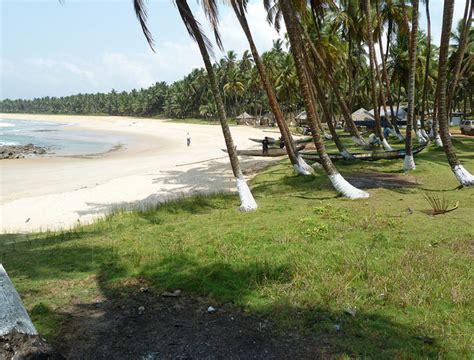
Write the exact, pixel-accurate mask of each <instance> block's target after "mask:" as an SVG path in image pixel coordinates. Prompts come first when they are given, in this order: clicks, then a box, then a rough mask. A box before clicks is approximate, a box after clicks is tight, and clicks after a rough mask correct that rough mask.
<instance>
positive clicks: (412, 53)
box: [403, 0, 418, 171]
mask: <svg viewBox="0 0 474 360" xmlns="http://www.w3.org/2000/svg"><path fill="white" fill-rule="evenodd" d="M411 3H412V8H413V12H412V25H411V35H410V45H409V56H408V57H409V63H410V65H409V69H408V117H407V133H406V139H405V161H404V163H403V170H405V171H407V170H413V169H415V160H414V159H413V145H412V136H411V130H412V126H413V123H414V122H415V121H416V119H415V116H414V115H415V79H416V46H417V41H416V40H417V35H418V0H412V2H411Z"/></svg>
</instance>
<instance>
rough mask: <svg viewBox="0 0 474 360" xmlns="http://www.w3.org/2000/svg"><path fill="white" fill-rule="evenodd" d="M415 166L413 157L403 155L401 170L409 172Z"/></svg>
mask: <svg viewBox="0 0 474 360" xmlns="http://www.w3.org/2000/svg"><path fill="white" fill-rule="evenodd" d="M415 169H416V165H415V159H414V158H413V155H405V160H403V170H404V171H409V170H415Z"/></svg>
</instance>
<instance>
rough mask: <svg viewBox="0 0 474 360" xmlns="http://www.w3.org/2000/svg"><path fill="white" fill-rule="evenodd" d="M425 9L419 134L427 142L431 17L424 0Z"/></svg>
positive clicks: (426, 1) (427, 0)
mask: <svg viewBox="0 0 474 360" xmlns="http://www.w3.org/2000/svg"><path fill="white" fill-rule="evenodd" d="M425 9H426V22H427V30H426V61H425V78H424V80H423V97H422V100H421V116H420V121H421V133H422V135H423V137H424V138H425V139H426V140H427V141H429V137H428V135H427V134H426V127H425V108H426V103H427V98H428V76H429V74H430V57H431V17H430V1H429V0H425Z"/></svg>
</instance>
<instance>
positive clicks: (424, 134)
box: [421, 129, 430, 142]
mask: <svg viewBox="0 0 474 360" xmlns="http://www.w3.org/2000/svg"><path fill="white" fill-rule="evenodd" d="M421 135H422V136H423V137H424V138H425V140H426V142H430V137H429V136H428V134H427V133H426V130H425V129H421Z"/></svg>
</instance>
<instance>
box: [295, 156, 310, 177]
mask: <svg viewBox="0 0 474 360" xmlns="http://www.w3.org/2000/svg"><path fill="white" fill-rule="evenodd" d="M293 169H294V170H295V173H296V174H297V175H304V176H307V175H311V174H312V173H313V172H314V170H313V168H312V167H311V166H309V165H308V164H307V163H306V161H304V159H303V158H302V157H301V155H300V154H298V164H294V165H293Z"/></svg>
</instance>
